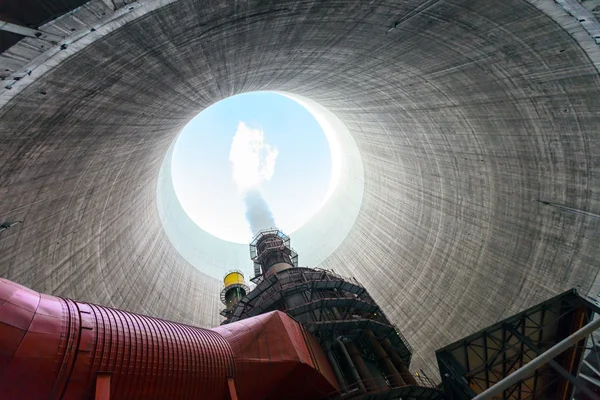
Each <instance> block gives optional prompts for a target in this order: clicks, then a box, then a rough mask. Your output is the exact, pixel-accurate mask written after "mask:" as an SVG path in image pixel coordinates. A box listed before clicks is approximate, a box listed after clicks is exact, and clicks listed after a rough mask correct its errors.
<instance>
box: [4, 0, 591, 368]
mask: <svg viewBox="0 0 600 400" xmlns="http://www.w3.org/2000/svg"><path fill="white" fill-rule="evenodd" d="M147 3H148V5H145V4H143V5H141V6H140V7H138V8H136V9H135V10H133V11H131V13H130V14H128V15H129V16H124V17H123V18H122V19H121V20H118V21H116V22H114V23H113V25H111V27H110V28H111V29H108V28H106V29H104V30H102V29H97V30H96V31H95V32H92V33H90V35H88V36H85V37H83V38H81V39H78V40H79V41H78V42H73V43H70V44H69V46H68V48H67V49H65V50H63V51H62V53H61V51H56V52H55V53H54V54H55V56H53V58H49V59H48V60H47V61H39V62H38V63H37V66H38V69H37V70H35V71H33V73H32V74H31V75H29V74H26V75H27V76H24V77H23V79H20V80H19V81H18V82H15V84H14V85H12V86H11V87H12V89H10V90H8V89H6V90H4V91H2V93H0V100H1V101H2V103H3V104H4V106H3V107H2V108H1V109H0V219H4V220H23V221H24V222H23V223H22V224H20V225H15V226H14V227H12V228H9V229H8V230H6V231H4V232H2V233H1V234H0V276H2V277H6V278H8V279H12V280H15V281H17V282H19V283H21V284H24V285H26V286H29V287H31V288H33V289H35V290H38V291H41V292H46V293H53V294H57V295H62V296H70V297H73V298H77V299H81V300H87V301H93V302H97V303H100V304H105V305H109V306H115V307H120V308H124V309H127V310H133V311H137V312H141V313H146V314H150V315H154V316H159V317H163V318H168V319H173V320H176V321H182V322H186V323H191V324H196V325H199V326H212V325H215V324H217V323H218V318H217V317H218V310H219V309H220V302H219V297H218V291H219V283H218V281H217V280H215V279H213V278H208V277H207V276H205V275H203V274H202V273H200V272H198V271H197V270H196V269H194V268H193V267H191V266H190V265H189V264H187V263H186V262H185V261H184V260H183V259H182V258H181V257H180V256H179V255H178V253H177V252H176V251H175V250H174V249H173V247H172V246H171V244H170V243H169V242H168V240H167V238H166V236H165V234H164V232H163V230H162V227H161V225H160V221H159V219H158V215H157V208H156V204H155V193H156V179H157V173H158V169H159V167H160V164H161V161H162V158H163V157H164V155H165V152H166V151H167V149H168V147H169V145H170V143H171V141H172V140H173V139H174V138H175V136H176V134H177V133H178V132H179V130H180V129H181V128H182V127H183V126H184V125H185V123H186V122H187V121H188V120H189V119H190V118H192V117H193V116H194V115H195V114H196V113H197V112H199V111H200V110H202V109H203V108H204V107H206V106H208V105H210V104H211V103H213V102H215V101H217V100H220V99H222V98H225V97H227V96H230V95H233V94H236V93H241V92H244V91H251V90H267V89H268V90H282V91H287V92H291V93H297V94H299V95H303V96H306V97H308V98H311V99H313V100H315V101H318V102H319V103H321V104H322V105H324V106H326V107H328V108H329V109H330V110H331V111H333V112H334V113H335V114H336V115H337V116H338V117H340V118H341V119H342V120H343V121H344V122H345V124H346V125H347V126H348V128H349V129H350V131H351V133H352V134H353V136H354V138H355V140H356V142H357V145H358V147H359V149H360V152H361V156H362V159H363V164H364V170H365V192H364V198H363V204H362V209H361V211H360V214H359V216H358V219H357V223H356V225H355V227H354V228H353V230H352V231H351V233H350V234H349V236H348V238H347V240H346V241H345V242H344V243H343V244H342V246H341V247H340V249H339V250H338V251H337V252H336V253H335V254H334V255H333V256H332V257H330V258H329V259H328V260H327V261H326V262H325V265H324V266H326V267H329V268H334V269H335V270H336V271H337V272H339V273H343V274H348V275H353V276H355V277H356V278H357V279H359V280H360V281H361V282H363V283H364V284H365V285H366V286H367V287H368V289H369V290H370V291H371V293H372V294H373V295H374V297H375V298H376V299H378V301H379V302H380V303H381V305H382V306H383V308H384V309H385V310H386V311H387V313H388V316H389V317H390V319H392V320H395V321H396V322H397V323H398V325H399V326H400V327H401V329H402V331H403V332H404V333H405V335H406V336H407V338H408V340H409V341H410V343H411V345H412V346H413V347H414V348H415V349H416V355H415V357H414V360H415V361H414V364H415V367H417V368H419V367H423V368H426V370H427V372H429V373H430V374H432V373H433V372H432V371H434V370H435V369H436V367H435V364H434V363H433V362H432V360H433V351H434V350H435V349H436V348H438V347H440V346H442V345H444V344H447V343H449V342H450V341H452V340H455V339H457V338H459V337H461V336H464V335H466V334H468V333H470V332H472V331H474V330H476V329H478V328H481V327H483V326H485V325H488V324H490V323H492V322H494V321H497V320H498V319H501V318H503V317H505V316H507V315H509V314H512V313H514V312H516V311H518V310H520V309H523V308H525V307H527V306H529V305H532V304H534V303H536V302H539V301H540V300H543V299H545V298H547V297H549V296H551V295H552V294H555V293H557V292H560V291H562V290H564V289H566V288H570V287H577V288H579V289H580V290H581V291H582V292H583V293H588V292H589V293H592V294H593V295H595V294H596V290H597V287H596V286H597V284H596V286H594V285H595V284H594V282H595V277H596V274H597V272H598V264H599V259H600V250H599V246H598V228H599V224H600V201H599V199H600V197H599V194H600V193H599V190H600V181H599V173H600V171H599V170H598V169H599V165H600V158H599V155H600V141H599V139H600V138H599V134H598V126H599V122H600V115H599V114H598V110H600V96H599V95H598V94H599V93H600V77H599V75H598V70H597V69H596V68H595V67H594V64H593V62H592V61H590V58H591V59H592V60H595V59H594V55H593V54H592V55H590V54H591V53H590V52H591V51H595V50H594V47H593V46H592V45H593V44H594V43H593V42H591V43H592V45H590V43H586V44H585V45H584V44H581V43H582V42H581V40H587V39H585V38H586V37H587V38H588V39H589V40H591V37H589V36H585V35H586V33H585V32H584V31H582V30H581V29H580V27H578V25H576V23H575V24H573V25H572V26H569V27H565V28H566V29H567V30H565V29H563V28H561V26H560V20H561V19H563V18H564V21H567V22H568V23H569V24H570V23H571V22H570V21H571V20H569V18H570V17H569V16H568V15H567V14H565V12H564V10H562V9H558V8H557V9H552V13H554V14H553V15H552V18H551V17H549V16H547V15H546V14H544V13H542V12H541V11H540V10H539V9H538V8H536V6H540V4H537V3H544V4H542V5H543V6H545V7H550V8H551V7H554V3H552V2H532V3H535V5H536V6H534V5H532V4H530V3H527V2H524V1H520V0H505V1H501V2H500V1H492V0H489V1H484V0H477V1H468V0H439V1H425V2H423V1H417V0H414V1H385V0H382V1H370V2H366V1H347V0H344V1H298V2H292V1H248V2H242V1H240V2H216V1H191V0H181V1H177V2H173V3H172V4H168V3H169V2H168V1H152V2H147ZM157 4H158V5H162V4H165V5H164V7H158V6H157ZM151 5H152V7H150V6H151ZM556 7H558V6H556ZM135 13H138V14H135ZM552 13H549V14H552ZM575 22H576V21H575ZM394 26H395V28H394ZM117 27H118V28H117ZM113 28H116V29H113ZM580 38H583V39H580ZM576 39H577V40H576ZM578 40H579V42H578ZM582 47H583V48H585V49H586V50H585V51H584V50H582ZM590 49H591V50H590ZM586 52H587V53H586ZM596 60H597V59H596Z"/></svg>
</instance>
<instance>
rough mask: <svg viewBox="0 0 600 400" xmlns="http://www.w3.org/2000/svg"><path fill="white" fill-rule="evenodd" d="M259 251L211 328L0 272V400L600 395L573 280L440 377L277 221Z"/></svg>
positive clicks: (228, 279)
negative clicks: (248, 278) (588, 372)
mask: <svg viewBox="0 0 600 400" xmlns="http://www.w3.org/2000/svg"><path fill="white" fill-rule="evenodd" d="M250 253H251V258H252V260H253V261H254V263H255V266H256V269H255V271H256V275H255V276H254V277H253V281H254V282H256V287H254V288H253V289H252V290H249V288H248V286H246V284H245V282H244V279H243V275H242V274H241V273H240V272H239V271H231V272H229V273H228V274H227V275H225V277H224V288H223V291H222V292H221V300H222V301H223V303H224V305H225V306H226V308H225V309H224V310H223V312H222V313H221V315H223V316H224V317H225V319H224V321H223V322H222V325H221V326H220V327H217V328H213V329H210V330H208V329H202V328H197V327H193V326H189V325H184V324H179V323H175V322H170V321H165V320H161V319H157V318H152V317H148V316H144V315H139V314H134V313H130V312H126V311H122V310H117V309H113V308H108V307H103V306H99V305H95V304H90V303H84V302H79V301H74V300H70V299H64V298H60V297H55V296H48V295H43V294H39V293H37V292H35V291H33V290H30V289H27V288H25V287H23V286H21V285H18V284H16V283H13V282H10V281H7V280H4V279H0V304H1V308H0V355H1V356H2V358H1V359H0V361H1V363H0V393H2V398H3V399H6V400H17V399H49V400H54V399H57V400H58V399H95V400H111V399H112V400H118V399H142V400H143V399H173V400H175V399H198V400H200V399H202V400H228V399H231V400H238V399H243V400H277V399H291V400H295V399H297V400H328V399H329V400H350V399H362V400H367V399H382V400H383V399H386V400H402V399H410V400H443V399H446V400H470V399H474V398H475V399H478V400H486V399H488V400H491V399H496V398H501V399H515V400H517V399H518V400H524V399H531V400H534V399H556V400H570V399H572V398H574V397H573V396H574V395H577V397H575V398H576V399H580V400H583V399H585V400H587V399H598V398H600V395H598V393H599V392H600V386H599V385H596V384H595V380H597V379H598V378H600V372H598V371H596V370H594V365H593V364H588V367H589V368H591V369H592V371H594V373H595V374H596V375H597V376H596V377H594V376H587V378H586V379H587V381H585V382H584V381H582V380H577V378H576V376H577V375H578V371H579V368H580V364H581V362H582V359H583V355H584V353H585V352H586V350H587V351H588V352H589V353H590V354H589V355H591V354H593V355H594V356H595V357H596V358H598V357H599V352H598V349H597V348H596V345H595V342H594V339H593V335H592V336H590V337H591V343H593V346H592V347H589V348H587V347H586V345H587V343H588V340H587V336H589V335H590V334H591V333H593V332H594V331H595V330H597V329H598V328H599V327H600V319H597V320H596V321H595V322H594V321H593V315H594V313H598V314H599V315H600V308H598V307H596V306H594V305H593V304H591V303H589V302H588V301H586V300H584V299H582V298H581V297H580V296H578V295H577V293H576V291H574V290H572V291H569V292H566V293H564V294H562V295H560V296H557V297H555V298H553V299H550V300H548V301H546V302H544V303H542V304H540V305H538V306H536V307H533V308H531V309H529V310H526V311H524V312H522V313H520V314H517V315H515V316H513V317H510V318H509V319H507V320H504V321H501V322H499V323H497V324H495V325H492V326H490V327H488V328H485V329H484V330H483V331H481V332H478V333H475V334H473V335H471V336H469V337H467V338H465V339H462V340H460V341H459V342H457V343H454V344H451V345H449V346H447V347H445V348H443V349H440V350H439V351H438V352H437V357H438V364H439V367H440V375H441V376H442V384H441V385H439V386H437V385H435V383H434V382H433V381H432V380H430V379H428V378H427V377H426V376H424V375H423V372H422V371H421V375H419V373H415V374H413V373H412V372H411V371H410V362H411V356H412V349H411V347H410V346H409V344H408V343H407V341H406V339H405V338H404V336H403V335H402V333H401V331H400V329H399V328H398V327H397V326H396V325H394V324H392V323H391V322H390V321H389V320H388V318H387V317H386V316H385V314H384V312H383V310H382V309H381V308H380V307H379V306H378V305H377V303H376V302H375V301H374V300H373V298H372V297H371V296H370V295H369V293H368V292H367V290H366V289H365V288H364V287H363V286H362V285H360V283H359V282H357V281H356V280H353V279H345V278H342V277H340V276H339V275H337V274H336V273H335V272H333V271H328V270H324V269H317V268H305V267H298V266H297V260H298V255H297V254H296V252H295V251H294V250H293V249H292V248H291V247H290V239H289V237H288V236H287V235H285V234H284V233H283V232H281V231H280V230H278V229H267V230H264V231H261V232H259V233H258V234H257V236H256V237H255V239H254V240H253V242H252V244H251V245H250ZM532 324H533V325H532ZM598 359H600V358H598ZM592 375H594V374H592ZM33 377H35V378H34V380H33V381H32V378H33ZM494 395H497V397H494Z"/></svg>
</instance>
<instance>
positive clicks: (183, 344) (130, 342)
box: [0, 279, 235, 400]
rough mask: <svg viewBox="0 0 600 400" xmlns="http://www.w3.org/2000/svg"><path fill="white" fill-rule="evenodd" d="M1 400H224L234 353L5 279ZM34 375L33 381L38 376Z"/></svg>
mask: <svg viewBox="0 0 600 400" xmlns="http://www.w3.org/2000/svg"><path fill="white" fill-rule="evenodd" d="M0 304H1V308H0V393H2V396H0V397H2V399H4V400H12V399H15V400H17V399H19V400H21V399H49V400H52V399H63V400H69V399H73V400H79V399H89V398H93V393H94V389H95V380H96V376H97V374H98V373H99V372H103V373H108V374H111V400H118V399H140V400H141V399H211V400H212V399H215V400H217V399H225V398H227V396H228V389H227V377H228V376H234V374H235V373H234V365H233V353H232V350H231V347H230V346H229V344H228V343H227V341H226V340H225V339H224V338H223V337H222V336H221V335H219V334H218V333H216V332H213V331H209V330H206V329H201V328H196V327H192V326H188V325H183V324H178V323H174V322H170V321H165V320H161V319H156V318H151V317H147V316H143V315H138V314H133V313H129V312H125V311H121V310H116V309H112V308H108V307H102V306H98V305H94V304H86V303H81V302H77V301H73V300H69V299H62V298H58V297H54V296H47V295H40V294H39V293H37V292H34V291H32V290H29V289H27V288H25V287H23V286H20V285H17V284H15V283H13V282H10V281H7V280H3V279H0ZM34 373H35V375H34Z"/></svg>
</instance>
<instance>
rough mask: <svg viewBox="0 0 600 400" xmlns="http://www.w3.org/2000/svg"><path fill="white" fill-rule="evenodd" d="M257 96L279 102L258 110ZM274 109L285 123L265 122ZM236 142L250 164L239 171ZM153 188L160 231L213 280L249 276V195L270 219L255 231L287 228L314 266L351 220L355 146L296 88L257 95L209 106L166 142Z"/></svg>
mask: <svg viewBox="0 0 600 400" xmlns="http://www.w3.org/2000/svg"><path fill="white" fill-rule="evenodd" d="M261 96H262V98H261ZM259 98H260V100H265V99H270V100H271V101H273V102H275V103H276V104H272V105H271V106H269V107H266V106H264V104H263V107H262V108H260V107H258V108H259V110H258V111H257V110H256V108H257V107H255V105H260V104H262V103H261V102H259V101H257V99H259ZM240 104H246V105H245V107H240ZM278 107H284V108H285V107H287V108H289V109H290V110H292V112H291V114H289V113H288V114H285V113H283V112H282V110H281V109H280V108H278ZM231 109H234V110H233V111H232V110H231ZM257 113H258V114H257ZM259 114H262V115H263V117H264V116H266V117H268V118H267V119H262V120H260V118H258V117H259ZM273 115H275V116H276V117H277V118H278V119H280V120H281V121H280V126H284V127H285V129H279V128H277V124H273V122H272V120H271V122H269V119H270V118H273ZM286 115H287V117H286ZM294 116H295V117H294ZM206 124H208V125H206ZM207 126H208V127H209V128H207ZM236 138H238V139H240V142H241V143H242V144H243V146H241V148H242V149H246V151H242V153H241V154H242V155H244V154H245V155H246V156H247V155H248V153H250V155H252V157H250V160H254V161H252V162H250V161H248V160H247V159H246V158H245V157H240V158H241V159H242V160H246V161H248V163H247V164H245V163H243V162H242V163H241V164H240V165H241V166H243V167H244V168H242V169H241V170H238V172H239V174H238V173H236V172H235V168H234V163H233V162H232V157H231V156H232V145H233V144H234V141H235V140H236ZM248 138H250V139H251V140H246V139H248ZM242 139H244V140H242ZM234 147H235V146H234ZM248 148H250V149H251V150H253V151H251V152H248V151H247V150H248ZM233 154H237V153H236V152H235V151H233ZM256 154H259V155H260V157H258V158H256V157H255V156H256ZM274 154H276V157H275V156H274ZM233 158H234V159H236V157H233ZM186 160H187V161H186ZM257 160H258V161H257ZM273 160H274V166H273ZM186 163H187V164H186ZM257 165H258V166H259V168H258V169H257V168H256V167H257ZM248 166H252V168H249V167H248ZM261 166H262V167H264V168H260V167H261ZM270 166H273V168H272V169H270ZM249 170H250V171H249ZM257 171H258V172H257ZM271 172H272V173H271ZM257 177H258V178H257ZM234 178H235V179H234ZM156 190H157V196H156V199H157V209H158V215H159V218H160V220H161V222H162V225H163V228H164V231H165V233H166V235H167V237H168V238H169V240H170V241H171V243H172V244H173V246H174V247H175V249H176V250H177V251H178V252H179V253H180V254H181V256H183V258H184V259H185V260H186V261H188V262H189V263H190V264H192V265H193V266H194V267H196V268H197V269H198V270H200V271H201V272H203V273H205V274H207V275H209V276H212V277H214V278H216V279H219V280H221V279H222V277H223V274H224V273H225V272H226V271H229V270H232V269H238V270H241V271H242V272H243V273H244V274H245V276H246V277H247V278H250V277H251V276H253V265H252V262H251V260H250V257H249V248H248V244H249V241H250V239H251V237H252V229H251V228H250V227H251V225H252V224H251V223H250V221H249V218H247V216H246V211H247V209H248V207H247V200H248V197H251V198H250V200H253V201H254V200H256V199H257V196H258V200H264V204H266V205H268V206H269V209H270V211H271V214H272V216H273V219H272V220H271V219H269V218H267V219H266V220H267V221H269V222H264V223H262V225H261V224H259V225H257V226H254V227H253V228H254V230H256V229H260V228H264V227H270V226H266V225H271V224H274V225H276V226H277V227H278V228H280V229H282V230H284V231H285V232H286V233H287V234H290V237H291V244H292V246H293V247H294V248H295V250H296V251H297V252H298V254H299V264H300V265H309V266H317V265H319V264H320V263H322V262H323V261H324V260H325V259H326V258H327V257H329V256H330V255H331V254H332V253H333V252H334V251H335V250H336V249H337V248H338V247H339V245H340V244H341V243H342V242H343V241H344V239H345V238H346V236H347V235H348V232H350V230H351V228H352V226H353V225H354V222H355V221H356V218H357V216H358V212H359V210H360V207H361V204H362V197H363V191H364V175H363V166H362V160H361V157H360V153H359V151H358V147H357V146H356V143H355V142H354V139H353V138H352V136H351V134H350V132H349V130H348V128H347V127H346V126H345V125H344V123H343V122H342V121H341V120H340V119H339V118H338V117H337V116H335V114H333V113H332V112H331V111H329V110H328V109H327V108H325V107H323V106H322V105H321V104H319V103H317V102H315V101H312V100H310V99H307V98H304V97H302V96H298V95H295V94H290V93H286V92H254V93H248V94H243V95H238V96H233V97H231V98H229V99H226V100H225V101H222V102H219V103H216V104H214V105H213V106H211V107H208V108H207V109H206V110H204V112H202V113H200V114H198V116H197V117H195V118H194V119H193V120H191V121H190V122H189V123H188V125H187V126H186V129H184V130H182V133H181V135H180V136H179V137H178V138H177V139H176V140H175V141H173V143H172V144H171V146H170V148H169V150H168V152H167V154H166V156H165V158H164V160H163V164H162V167H161V169H160V171H159V175H158V183H157V189H156ZM259 202H260V201H259ZM259 209H260V207H259ZM300 211H301V212H300ZM259 214H260V213H259ZM270 221H272V222H270Z"/></svg>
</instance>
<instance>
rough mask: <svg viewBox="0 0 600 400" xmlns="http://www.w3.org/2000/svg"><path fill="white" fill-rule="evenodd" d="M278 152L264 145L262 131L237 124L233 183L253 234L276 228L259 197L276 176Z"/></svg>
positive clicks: (232, 157)
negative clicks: (240, 197)
mask: <svg viewBox="0 0 600 400" xmlns="http://www.w3.org/2000/svg"><path fill="white" fill-rule="evenodd" d="M278 154H279V152H278V151H277V148H275V147H272V146H270V145H269V144H267V143H266V141H265V133H264V132H263V131H262V130H260V129H253V128H250V127H248V126H247V125H246V124H245V123H243V122H240V123H238V127H237V131H236V133H235V136H234V137H233V141H232V142H231V150H230V151H229V161H230V162H231V167H232V175H233V180H234V182H235V184H236V186H237V188H238V191H239V192H240V195H241V196H242V197H243V199H244V203H245V204H246V219H247V220H248V223H249V224H250V228H251V230H252V233H253V234H255V233H256V232H258V231H259V230H261V229H265V228H270V227H274V226H275V220H274V218H273V214H272V213H271V209H270V208H269V205H268V204H267V202H266V201H265V199H264V198H263V197H262V194H261V193H260V186H261V185H262V183H263V182H265V181H269V180H270V179H271V178H272V177H273V173H274V172H275V161H276V160H277V155H278Z"/></svg>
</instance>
